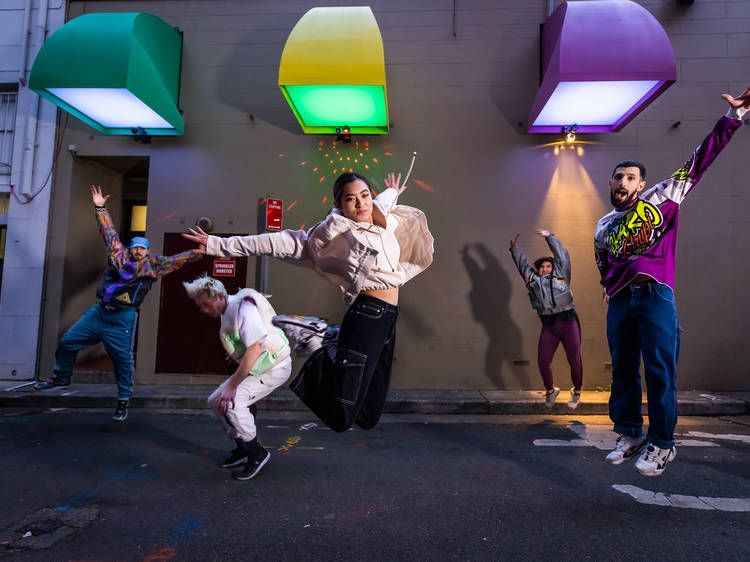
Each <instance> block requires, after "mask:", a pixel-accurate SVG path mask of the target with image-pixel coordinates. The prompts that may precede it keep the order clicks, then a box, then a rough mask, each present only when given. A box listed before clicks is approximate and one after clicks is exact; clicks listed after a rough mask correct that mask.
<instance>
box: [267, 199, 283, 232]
mask: <svg viewBox="0 0 750 562" xmlns="http://www.w3.org/2000/svg"><path fill="white" fill-rule="evenodd" d="M283 212H284V204H283V202H282V201H281V199H270V198H269V199H267V200H266V230H281V217H282V214H283Z"/></svg>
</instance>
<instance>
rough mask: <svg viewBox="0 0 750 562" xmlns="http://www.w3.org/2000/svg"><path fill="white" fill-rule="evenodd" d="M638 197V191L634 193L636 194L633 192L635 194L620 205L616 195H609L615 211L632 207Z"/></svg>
mask: <svg viewBox="0 0 750 562" xmlns="http://www.w3.org/2000/svg"><path fill="white" fill-rule="evenodd" d="M637 197H638V192H637V191H634V192H633V193H631V194H630V195H629V196H628V198H627V199H625V200H624V201H623V202H622V203H618V202H617V200H616V199H615V194H614V193H610V194H609V200H610V202H611V203H612V206H613V207H614V208H615V209H624V208H625V207H629V206H630V204H631V203H632V202H633V201H634V200H635V199H636V198H637Z"/></svg>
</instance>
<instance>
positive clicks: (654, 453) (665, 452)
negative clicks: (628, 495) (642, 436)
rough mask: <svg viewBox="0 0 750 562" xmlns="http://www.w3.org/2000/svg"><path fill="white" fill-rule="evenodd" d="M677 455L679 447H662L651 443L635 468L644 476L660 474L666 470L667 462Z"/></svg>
mask: <svg viewBox="0 0 750 562" xmlns="http://www.w3.org/2000/svg"><path fill="white" fill-rule="evenodd" d="M676 456H677V449H676V448H675V447H670V448H669V449H662V448H661V447H657V446H656V445H654V444H653V443H649V445H648V447H646V450H645V451H643V454H642V455H641V458H639V459H638V460H637V461H636V462H635V469H636V470H637V471H638V472H640V473H641V474H643V475H644V476H659V475H660V474H661V473H662V472H664V469H665V468H666V467H667V463H668V462H672V461H673V460H674V459H675V457H676Z"/></svg>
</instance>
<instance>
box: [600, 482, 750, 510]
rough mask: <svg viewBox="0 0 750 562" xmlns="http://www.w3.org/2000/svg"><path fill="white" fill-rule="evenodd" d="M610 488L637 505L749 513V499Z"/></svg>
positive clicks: (620, 485) (624, 486) (628, 486)
mask: <svg viewBox="0 0 750 562" xmlns="http://www.w3.org/2000/svg"><path fill="white" fill-rule="evenodd" d="M612 487H613V488H614V489H615V490H617V491H618V492H621V493H623V494H627V495H629V496H631V497H632V498H633V499H634V500H635V501H637V502H638V503H643V504H647V505H659V506H662V507H678V508H681V509H705V510H713V511H742V512H750V498H709V497H706V496H699V497H696V496H683V495H680V494H664V493H662V492H652V491H650V490H644V489H642V488H639V487H638V486H630V485H628V484H612Z"/></svg>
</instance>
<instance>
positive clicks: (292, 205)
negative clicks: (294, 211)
mask: <svg viewBox="0 0 750 562" xmlns="http://www.w3.org/2000/svg"><path fill="white" fill-rule="evenodd" d="M296 204H297V202H296V201H295V202H294V203H292V204H291V205H289V206H288V207H287V208H286V210H287V211H288V210H289V209H291V208H292V207H294V206H295V205H296Z"/></svg>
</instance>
